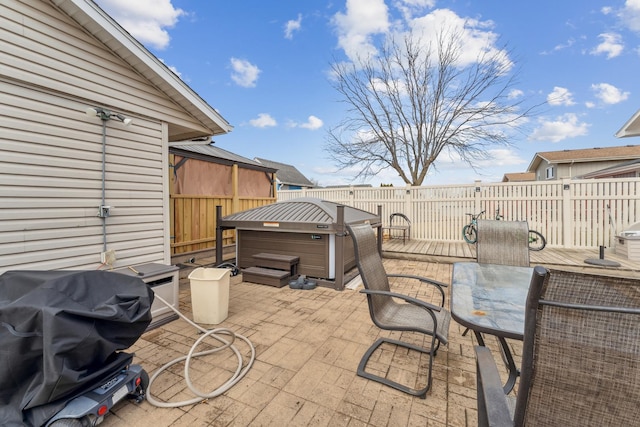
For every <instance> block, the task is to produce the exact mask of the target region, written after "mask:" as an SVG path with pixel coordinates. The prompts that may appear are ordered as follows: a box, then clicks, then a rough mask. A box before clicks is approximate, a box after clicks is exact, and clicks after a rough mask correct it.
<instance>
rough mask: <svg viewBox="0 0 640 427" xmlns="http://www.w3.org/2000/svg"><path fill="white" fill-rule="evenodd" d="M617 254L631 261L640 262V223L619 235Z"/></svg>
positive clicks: (617, 238) (616, 247)
mask: <svg viewBox="0 0 640 427" xmlns="http://www.w3.org/2000/svg"><path fill="white" fill-rule="evenodd" d="M615 252H616V254H618V255H622V256H623V257H625V258H627V259H629V260H632V261H640V222H636V223H635V224H633V225H632V226H631V227H629V228H628V229H627V230H625V231H622V232H621V233H620V234H618V236H617V237H616V246H615Z"/></svg>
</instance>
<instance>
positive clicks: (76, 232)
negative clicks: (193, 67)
mask: <svg viewBox="0 0 640 427" xmlns="http://www.w3.org/2000/svg"><path fill="white" fill-rule="evenodd" d="M0 97H1V98H2V100H3V103H4V106H3V107H2V109H3V111H2V115H3V116H4V119H3V120H4V124H3V126H1V127H0V165H1V167H0V206H2V209H1V211H2V215H0V234H1V235H2V238H1V239H0V255H1V256H0V271H5V270H7V269H63V268H65V269H75V268H90V269H95V268H97V267H98V266H99V265H100V253H101V252H102V251H103V247H104V240H103V239H104V236H103V227H102V221H103V220H102V219H101V218H99V217H98V216H97V215H98V206H100V205H101V204H102V121H101V120H100V119H98V118H97V117H96V118H89V117H87V116H86V115H84V114H83V113H82V106H83V105H84V103H82V102H79V101H74V100H70V99H66V98H61V97H59V96H57V94H52V93H50V92H48V91H46V90H37V89H34V88H29V87H25V86H20V85H16V84H13V83H7V82H6V81H3V80H0ZM162 133H163V126H162V125H161V124H160V123H157V122H156V123H154V122H149V121H147V122H145V121H143V120H141V119H136V122H135V123H134V124H132V125H131V126H129V127H126V128H125V127H124V126H123V124H122V123H120V122H118V121H113V120H111V121H108V122H107V123H106V160H107V161H106V163H105V169H106V171H105V172H106V173H105V178H106V180H105V183H106V186H105V205H107V206H111V216H109V217H108V218H106V219H105V220H104V221H106V227H105V228H106V234H107V248H108V249H114V250H116V254H117V258H118V261H117V262H116V266H118V265H124V266H126V265H134V264H138V263H143V262H164V261H165V243H166V242H165V240H168V239H166V237H167V236H168V232H167V233H165V227H167V230H168V225H167V224H165V215H164V206H165V203H164V199H165V197H164V187H165V184H164V183H165V182H166V178H165V171H164V168H163V159H164V158H165V156H163V148H162V145H161V144H159V143H158V142H159V141H161V140H162V137H163V135H162Z"/></svg>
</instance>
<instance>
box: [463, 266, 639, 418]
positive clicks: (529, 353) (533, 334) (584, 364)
mask: <svg viewBox="0 0 640 427" xmlns="http://www.w3.org/2000/svg"><path fill="white" fill-rule="evenodd" d="M526 307H527V308H526V313H525V329H524V342H523V350H522V367H521V377H520V385H519V389H518V391H517V397H516V398H513V397H511V396H505V394H504V393H503V391H502V385H501V383H500V378H499V374H498V370H497V368H496V364H495V361H494V359H493V357H492V355H491V352H490V350H489V349H488V348H486V347H476V355H477V392H478V425H479V426H524V425H527V426H562V427H574V426H575V427H578V426H579V427H585V426H632V425H633V426H638V425H640V419H639V418H638V411H637V407H638V402H640V316H639V315H640V280H637V279H632V278H620V277H609V276H599V275H592V274H585V273H577V272H568V271H559V270H552V271H550V272H548V271H547V270H545V269H544V268H542V267H536V268H535V269H534V274H533V279H532V282H531V288H530V290H529V295H528V297H527V305H526Z"/></svg>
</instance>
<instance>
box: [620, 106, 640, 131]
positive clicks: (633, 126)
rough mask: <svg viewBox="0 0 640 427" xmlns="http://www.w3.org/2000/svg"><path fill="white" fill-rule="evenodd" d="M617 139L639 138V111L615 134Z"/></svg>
mask: <svg viewBox="0 0 640 427" xmlns="http://www.w3.org/2000/svg"><path fill="white" fill-rule="evenodd" d="M616 136H617V137H618V138H625V137H629V136H640V110H638V111H636V113H635V114H634V115H633V116H632V117H631V118H630V119H629V120H628V121H627V123H625V124H624V126H622V127H621V128H620V130H619V131H618V132H616Z"/></svg>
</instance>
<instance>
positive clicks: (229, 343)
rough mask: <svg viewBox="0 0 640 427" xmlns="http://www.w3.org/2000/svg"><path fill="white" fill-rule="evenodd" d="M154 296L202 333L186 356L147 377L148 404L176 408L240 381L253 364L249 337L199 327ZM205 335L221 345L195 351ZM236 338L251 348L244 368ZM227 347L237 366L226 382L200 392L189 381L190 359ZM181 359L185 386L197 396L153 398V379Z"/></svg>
mask: <svg viewBox="0 0 640 427" xmlns="http://www.w3.org/2000/svg"><path fill="white" fill-rule="evenodd" d="M155 298H157V299H158V300H160V301H161V302H162V303H163V304H165V305H166V306H167V307H169V308H170V309H171V310H173V311H175V312H176V313H177V314H178V316H180V317H182V318H183V319H184V320H186V321H187V322H189V323H190V324H191V325H193V326H194V327H195V328H196V329H198V330H199V331H201V332H202V333H203V335H202V336H201V337H200V338H198V340H197V341H196V342H195V343H194V344H193V346H192V347H191V349H190V350H189V354H187V355H186V356H182V357H178V358H177V359H174V360H172V361H171V362H169V363H167V364H165V365H163V366H161V367H160V368H158V369H157V370H156V371H155V372H154V373H153V375H152V376H151V378H150V379H149V384H148V385H147V401H148V402H149V403H150V404H152V405H153V406H157V407H160V408H177V407H180V406H185V405H193V404H194V403H199V402H202V401H203V400H206V399H210V398H212V397H217V396H219V395H221V394H222V393H224V392H226V391H227V390H229V389H230V388H231V387H233V386H234V385H235V384H236V383H237V382H238V381H240V380H241V379H242V378H243V377H244V376H245V375H246V374H247V372H248V371H249V369H250V368H251V366H252V365H253V362H254V360H255V359H256V349H255V348H254V346H253V344H252V343H251V341H249V339H248V338H247V337H245V336H242V335H240V334H236V333H234V332H233V331H232V330H231V329H228V328H216V329H205V328H203V327H201V326H200V325H198V324H196V323H194V322H192V321H191V320H190V319H188V318H187V317H185V316H184V315H183V314H182V313H180V312H179V311H178V310H177V309H176V308H174V307H173V306H172V305H171V304H169V303H168V302H167V301H165V300H164V299H163V298H162V297H160V296H159V295H157V294H156V295H155ZM221 334H222V335H226V336H229V337H231V338H230V339H229V340H227V339H225V338H224V337H222V336H221ZM207 337H212V338H213V339H215V340H217V341H218V342H220V343H221V344H222V345H221V346H220V347H216V348H214V349H212V350H206V351H201V352H197V353H196V352H195V350H196V348H197V347H198V345H199V344H200V343H201V342H202V340H204V339H205V338H207ZM236 338H240V339H241V340H243V341H244V342H246V343H247V344H248V345H249V348H250V349H251V359H250V360H249V362H248V363H247V366H245V367H244V368H242V365H243V363H244V360H243V358H242V354H240V351H238V348H237V347H236V346H234V345H233V343H234V341H235V340H236ZM227 348H230V349H231V350H232V351H233V353H234V354H235V355H236V357H237V359H238V368H237V369H236V371H235V373H234V374H233V375H232V376H231V378H229V380H228V381H227V382H225V383H224V384H222V385H221V386H220V387H218V388H217V389H215V390H213V391H211V392H209V393H205V392H202V391H200V390H198V389H197V388H196V387H195V386H194V385H193V383H192V382H191V377H190V376H189V366H190V365H191V359H192V358H194V357H200V356H206V355H208V354H212V353H217V352H218V351H222V350H225V349H227ZM182 361H185V362H184V378H185V381H186V382H187V387H189V390H191V392H192V393H193V394H195V395H196V396H197V397H194V398H193V399H189V400H184V401H182V402H162V401H159V400H157V399H156V398H154V397H153V395H152V394H151V384H153V382H154V381H155V379H156V378H158V376H159V375H160V374H161V373H162V372H164V370H166V369H167V368H169V367H170V366H173V365H175V364H176V363H180V362H182Z"/></svg>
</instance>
